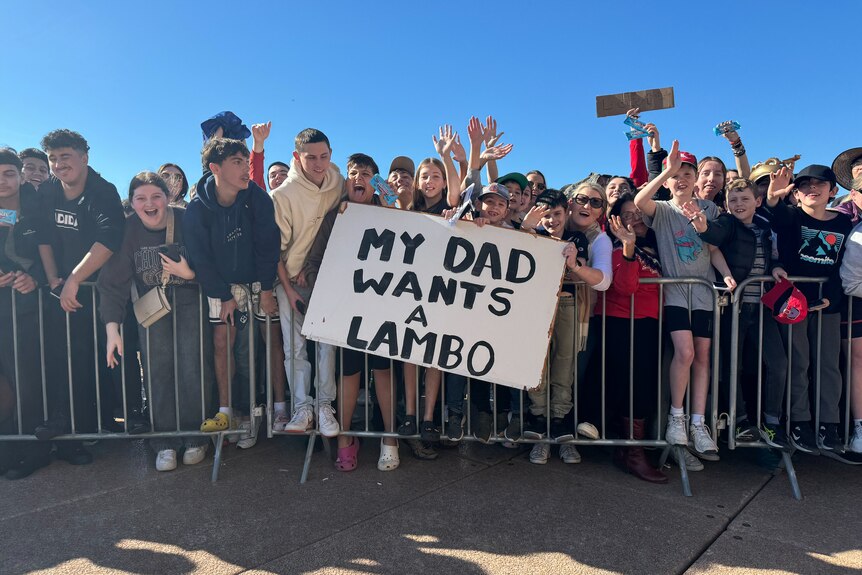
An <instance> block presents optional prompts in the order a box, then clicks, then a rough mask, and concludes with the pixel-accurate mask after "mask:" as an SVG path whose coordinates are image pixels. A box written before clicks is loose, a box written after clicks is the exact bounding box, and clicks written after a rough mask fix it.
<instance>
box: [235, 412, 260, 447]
mask: <svg viewBox="0 0 862 575" xmlns="http://www.w3.org/2000/svg"><path fill="white" fill-rule="evenodd" d="M253 419H254V421H244V422H243V423H244V424H245V428H246V429H247V430H248V432H247V433H244V434H243V435H241V436H240V438H239V441H237V442H236V446H237V447H239V448H240V449H249V448H251V447H254V446H255V444H256V443H257V432H258V431H260V418H259V417H254V418H253Z"/></svg>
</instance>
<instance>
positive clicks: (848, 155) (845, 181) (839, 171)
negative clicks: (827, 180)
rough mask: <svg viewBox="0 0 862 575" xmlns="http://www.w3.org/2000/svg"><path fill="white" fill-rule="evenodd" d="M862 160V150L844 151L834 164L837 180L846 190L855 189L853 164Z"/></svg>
mask: <svg viewBox="0 0 862 575" xmlns="http://www.w3.org/2000/svg"><path fill="white" fill-rule="evenodd" d="M860 159H862V148H850V149H849V150H844V151H843V152H841V153H840V154H838V157H837V158H835V161H834V162H832V171H833V172H835V178H836V179H837V180H838V183H839V184H840V185H841V187H842V188H844V189H845V190H851V189H853V162H855V161H857V160H860Z"/></svg>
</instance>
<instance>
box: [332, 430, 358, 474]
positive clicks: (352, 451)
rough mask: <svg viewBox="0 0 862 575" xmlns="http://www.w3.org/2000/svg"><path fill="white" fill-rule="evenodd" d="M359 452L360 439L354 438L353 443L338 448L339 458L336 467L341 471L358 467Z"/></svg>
mask: <svg viewBox="0 0 862 575" xmlns="http://www.w3.org/2000/svg"><path fill="white" fill-rule="evenodd" d="M357 453H359V440H358V439H357V438H355V437H354V438H353V443H351V444H350V445H348V446H347V447H339V448H338V458H337V459H336V460H335V468H336V469H337V470H339V471H353V470H354V469H356V465H357V462H356V454H357Z"/></svg>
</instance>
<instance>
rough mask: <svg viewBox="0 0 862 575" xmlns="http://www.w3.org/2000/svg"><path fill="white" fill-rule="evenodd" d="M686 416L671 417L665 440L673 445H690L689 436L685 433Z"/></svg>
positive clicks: (668, 421)
mask: <svg viewBox="0 0 862 575" xmlns="http://www.w3.org/2000/svg"><path fill="white" fill-rule="evenodd" d="M687 419H688V417H687V416H685V415H671V416H670V419H668V420H667V430H666V431H665V432H664V439H665V441H667V442H668V443H669V444H671V445H688V435H687V434H686V432H685V422H686V420H687Z"/></svg>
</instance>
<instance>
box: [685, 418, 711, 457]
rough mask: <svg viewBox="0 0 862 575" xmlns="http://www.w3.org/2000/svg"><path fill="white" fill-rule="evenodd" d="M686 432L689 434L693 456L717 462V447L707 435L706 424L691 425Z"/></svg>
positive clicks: (707, 428)
mask: <svg viewBox="0 0 862 575" xmlns="http://www.w3.org/2000/svg"><path fill="white" fill-rule="evenodd" d="M688 431H689V433H690V434H691V443H692V447H694V455H696V456H697V457H699V458H701V459H705V460H707V461H718V446H717V445H716V444H715V441H713V440H712V436H711V435H710V434H709V427H707V426H706V424H702V425H695V424H692V425H691V427H689V430H688Z"/></svg>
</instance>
